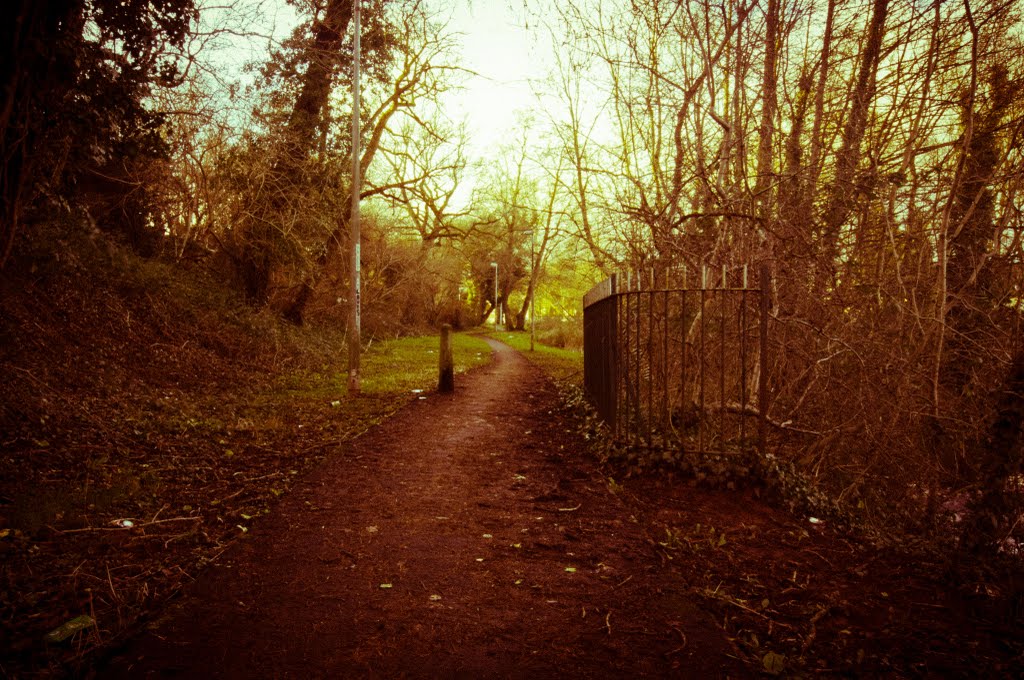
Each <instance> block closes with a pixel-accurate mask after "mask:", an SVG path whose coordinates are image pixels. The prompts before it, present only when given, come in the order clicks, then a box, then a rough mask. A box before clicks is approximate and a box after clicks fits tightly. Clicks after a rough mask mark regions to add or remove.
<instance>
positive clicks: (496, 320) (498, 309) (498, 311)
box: [491, 262, 501, 333]
mask: <svg viewBox="0 0 1024 680" xmlns="http://www.w3.org/2000/svg"><path fill="white" fill-rule="evenodd" d="M491 266H492V267H494V332H495V333H497V332H498V323H499V321H500V317H501V307H499V306H498V263H497V262H492V263H491Z"/></svg>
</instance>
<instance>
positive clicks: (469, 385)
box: [100, 341, 743, 678]
mask: <svg viewBox="0 0 1024 680" xmlns="http://www.w3.org/2000/svg"><path fill="white" fill-rule="evenodd" d="M489 342H491V345H492V347H493V349H494V352H495V354H494V361H493V363H492V364H490V365H489V366H487V367H485V368H482V369H478V370H476V371H473V372H471V373H469V374H466V375H464V376H460V378H459V379H458V382H457V385H456V392H455V393H454V394H451V395H438V394H430V395H428V396H426V398H425V399H420V400H418V401H414V402H412V403H411V404H410V405H409V406H407V407H406V408H405V409H403V410H402V411H401V412H399V413H398V414H397V415H396V416H395V417H393V418H391V419H390V420H388V421H387V422H385V423H384V424H383V425H381V426H380V427H378V428H376V429H375V430H373V431H371V432H370V433H368V434H366V435H365V436H363V437H361V438H360V439H358V440H356V441H354V442H351V443H350V444H347V445H345V446H343V447H340V448H339V451H338V452H337V453H336V454H334V455H333V456H331V457H330V458H329V459H328V460H327V461H326V462H325V463H324V464H323V466H322V467H321V468H320V469H319V470H318V471H316V472H315V473H313V474H312V475H311V476H310V477H308V478H307V479H305V480H304V481H302V482H300V483H297V484H296V485H295V486H294V487H293V490H292V492H291V493H290V494H289V495H288V497H287V498H285V499H284V500H283V501H282V502H281V503H280V505H278V506H277V507H276V508H275V509H274V514H273V515H271V516H269V517H267V518H265V519H264V520H263V521H262V522H261V523H260V525H259V526H257V527H256V528H255V529H254V530H253V531H251V532H250V533H249V534H248V535H247V537H246V538H245V539H244V540H243V541H241V542H240V543H239V544H238V545H236V546H234V547H233V548H232V549H231V550H229V551H228V552H227V553H225V555H224V556H223V557H222V558H221V560H220V562H219V563H218V564H217V565H216V566H214V567H211V568H210V569H209V570H207V571H206V572H205V573H203V574H202V575H201V577H200V578H199V579H198V581H197V582H196V583H195V584H194V585H193V587H191V588H190V589H189V591H188V592H187V593H186V594H185V596H184V597H183V598H182V599H181V600H180V601H179V602H178V603H176V604H175V605H174V606H173V607H171V608H170V609H169V610H168V611H167V612H166V613H165V615H164V616H163V618H162V619H160V620H159V621H157V622H155V623H154V624H153V625H152V626H151V627H150V629H149V630H147V631H146V632H145V633H143V634H142V635H141V636H140V637H139V638H138V639H137V640H136V641H134V642H133V643H132V644H131V645H129V646H128V647H127V648H126V649H124V650H122V651H121V653H120V655H119V656H117V657H115V658H114V659H112V660H111V662H110V663H109V664H108V665H107V667H106V668H104V669H102V670H101V672H100V677H133V678H137V677H152V676H160V677H196V678H198V677H204V678H208V677H222V678H235V677H237V678H243V677H270V678H282V677H289V678H300V677H301V678H308V677H353V676H355V677H365V676H372V677H399V676H401V677H453V676H454V677H458V676H463V677H533V678H537V677H627V676H628V677H636V676H648V677H663V676H670V675H671V676H675V677H680V676H681V677H702V678H706V677H726V676H732V677H736V676H738V675H742V674H743V672H742V666H741V665H740V664H739V662H738V661H736V660H735V659H734V658H733V657H732V654H733V651H732V648H731V647H730V645H729V643H728V641H727V640H726V639H725V637H724V635H723V634H722V633H721V631H720V630H719V629H718V628H717V627H715V626H714V625H713V623H712V622H711V621H710V620H709V619H708V617H707V615H706V614H705V613H704V612H703V611H701V610H700V609H698V608H697V607H695V606H694V605H693V604H692V603H691V602H690V601H689V600H688V599H687V597H686V595H685V591H686V584H685V583H680V582H678V581H679V577H678V576H673V575H672V574H670V573H668V572H667V571H666V570H665V569H663V568H662V563H661V560H662V558H661V557H660V556H659V553H658V552H657V551H656V550H655V549H654V546H653V542H652V541H651V540H650V538H649V537H647V536H646V535H645V534H644V532H643V530H642V529H641V528H640V527H639V525H638V524H637V523H636V522H635V521H631V517H630V513H629V510H628V509H627V508H626V506H624V505H623V504H622V503H621V502H620V501H619V499H618V498H617V497H616V496H615V495H614V494H612V493H610V492H609V490H608V488H607V485H606V483H605V480H604V479H603V477H602V475H601V474H600V472H599V471H598V470H597V468H596V466H595V465H594V464H593V462H592V461H591V460H590V459H589V458H587V456H586V453H585V451H584V450H583V447H582V446H581V445H580V443H579V441H578V440H577V439H575V438H574V437H573V435H572V434H571V433H570V432H568V431H567V427H568V426H567V425H566V424H565V422H564V420H563V418H562V417H561V416H560V415H559V412H558V398H557V394H556V392H555V390H554V388H553V387H552V386H551V385H550V384H549V383H548V382H547V381H546V380H545V378H544V377H543V375H542V374H541V373H540V372H539V371H538V370H537V369H536V368H535V367H534V366H533V365H532V364H530V363H529V362H527V361H526V360H525V359H524V358H523V357H522V356H520V355H519V354H517V353H516V352H514V351H513V350H511V349H509V348H508V347H507V346H505V345H502V344H500V343H497V342H493V341H489Z"/></svg>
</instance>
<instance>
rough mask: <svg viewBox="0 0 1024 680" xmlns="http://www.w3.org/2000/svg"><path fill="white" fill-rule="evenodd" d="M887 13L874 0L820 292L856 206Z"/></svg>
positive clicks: (883, 3) (832, 197)
mask: <svg viewBox="0 0 1024 680" xmlns="http://www.w3.org/2000/svg"><path fill="white" fill-rule="evenodd" d="M888 13H889V0H874V2H873V8H872V12H871V20H870V22H869V24H868V37H867V41H866V43H865V45H864V51H863V52H862V53H861V60H860V67H859V70H858V72H857V83H856V86H855V88H854V91H853V93H852V96H851V99H852V100H853V105H852V106H851V107H850V113H849V116H848V117H847V119H846V125H845V126H844V128H843V143H842V146H841V147H840V148H839V153H838V155H837V156H836V176H835V180H834V181H833V182H832V187H831V190H830V193H829V200H828V204H827V207H826V208H825V215H824V224H823V234H822V239H821V243H822V251H821V254H822V257H821V261H820V262H819V263H818V265H819V267H820V268H821V270H820V272H819V277H818V284H819V289H820V288H823V287H824V279H825V276H824V275H826V274H828V273H831V271H832V268H833V267H834V266H835V263H836V258H837V256H838V254H839V236H840V230H841V228H842V226H843V222H845V221H846V218H847V217H849V215H850V212H851V211H852V209H853V207H854V205H856V199H857V187H856V182H855V176H856V172H857V166H858V164H859V163H860V158H861V148H860V147H861V142H862V141H863V139H864V132H865V130H866V129H867V121H868V111H869V110H870V108H871V104H872V102H873V101H874V98H875V84H876V75H877V73H878V62H879V57H880V55H881V51H882V38H883V37H884V35H885V21H886V18H887V16H888Z"/></svg>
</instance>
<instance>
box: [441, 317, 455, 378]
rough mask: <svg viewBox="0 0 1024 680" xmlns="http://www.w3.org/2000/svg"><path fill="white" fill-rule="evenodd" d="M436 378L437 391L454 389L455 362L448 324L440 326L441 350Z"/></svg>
mask: <svg viewBox="0 0 1024 680" xmlns="http://www.w3.org/2000/svg"><path fill="white" fill-rule="evenodd" d="M438 363H439V371H438V378H437V391H438V392H454V391H455V362H454V360H453V359H452V327H451V325H450V324H444V325H443V326H441V352H440V359H439V362H438Z"/></svg>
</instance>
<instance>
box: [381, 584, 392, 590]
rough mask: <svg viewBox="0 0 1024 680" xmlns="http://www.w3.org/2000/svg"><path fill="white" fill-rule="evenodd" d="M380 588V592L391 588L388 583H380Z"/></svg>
mask: <svg viewBox="0 0 1024 680" xmlns="http://www.w3.org/2000/svg"><path fill="white" fill-rule="evenodd" d="M380 587H381V589H382V590H387V589H388V588H390V587H391V584H390V583H381V584H380Z"/></svg>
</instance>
